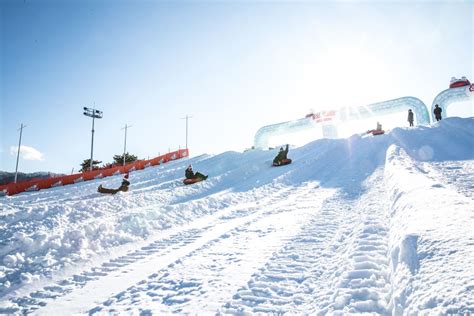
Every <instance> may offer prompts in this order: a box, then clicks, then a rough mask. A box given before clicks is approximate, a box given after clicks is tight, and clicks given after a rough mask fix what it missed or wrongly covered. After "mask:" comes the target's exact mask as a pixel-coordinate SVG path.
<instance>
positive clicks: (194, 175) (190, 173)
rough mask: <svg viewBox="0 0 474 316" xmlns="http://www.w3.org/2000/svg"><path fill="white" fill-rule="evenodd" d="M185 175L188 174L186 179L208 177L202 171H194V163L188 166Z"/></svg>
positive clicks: (204, 178)
mask: <svg viewBox="0 0 474 316" xmlns="http://www.w3.org/2000/svg"><path fill="white" fill-rule="evenodd" d="M184 175H185V176H186V179H203V180H206V179H207V176H206V175H203V174H202V173H200V172H196V173H194V171H193V166H192V165H189V166H188V168H186V171H185V173H184Z"/></svg>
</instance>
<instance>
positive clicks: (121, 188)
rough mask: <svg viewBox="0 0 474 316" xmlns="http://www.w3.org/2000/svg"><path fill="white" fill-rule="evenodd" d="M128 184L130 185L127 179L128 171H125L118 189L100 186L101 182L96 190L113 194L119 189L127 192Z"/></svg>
mask: <svg viewBox="0 0 474 316" xmlns="http://www.w3.org/2000/svg"><path fill="white" fill-rule="evenodd" d="M129 185H130V181H128V173H126V174H125V175H124V176H123V179H122V184H121V185H120V187H119V188H118V189H107V188H104V187H102V184H101V185H99V187H98V188H97V191H98V192H100V193H110V194H115V193H117V192H119V191H122V192H127V191H128V186H129Z"/></svg>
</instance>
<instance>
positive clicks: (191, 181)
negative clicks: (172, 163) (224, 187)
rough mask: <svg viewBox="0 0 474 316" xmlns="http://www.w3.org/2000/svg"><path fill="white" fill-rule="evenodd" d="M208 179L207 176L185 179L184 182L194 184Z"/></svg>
mask: <svg viewBox="0 0 474 316" xmlns="http://www.w3.org/2000/svg"><path fill="white" fill-rule="evenodd" d="M206 179H207V176H206V177H205V178H193V179H184V180H183V183H184V184H185V185H188V184H193V183H196V182H201V181H203V180H206Z"/></svg>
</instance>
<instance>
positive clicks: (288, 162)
mask: <svg viewBox="0 0 474 316" xmlns="http://www.w3.org/2000/svg"><path fill="white" fill-rule="evenodd" d="M290 163H291V159H283V160H282V161H280V163H273V166H274V167H280V166H284V165H289V164H290Z"/></svg>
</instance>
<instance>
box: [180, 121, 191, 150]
mask: <svg viewBox="0 0 474 316" xmlns="http://www.w3.org/2000/svg"><path fill="white" fill-rule="evenodd" d="M190 118H192V116H188V115H186V117H182V118H181V119H182V120H184V119H185V120H186V149H188V119H190Z"/></svg>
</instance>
